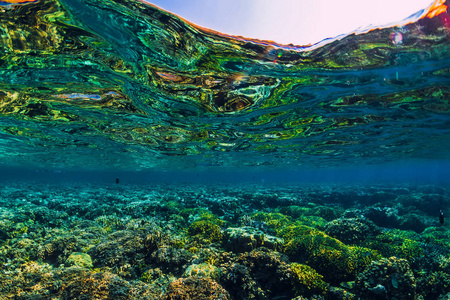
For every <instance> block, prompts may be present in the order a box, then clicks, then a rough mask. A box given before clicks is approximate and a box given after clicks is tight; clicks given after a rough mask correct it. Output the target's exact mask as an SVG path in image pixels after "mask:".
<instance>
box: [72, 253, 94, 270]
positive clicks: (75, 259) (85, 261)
mask: <svg viewBox="0 0 450 300" xmlns="http://www.w3.org/2000/svg"><path fill="white" fill-rule="evenodd" d="M66 264H67V265H68V266H77V267H80V268H92V267H93V265H92V259H91V256H90V255H89V254H87V253H80V252H73V253H72V254H70V256H69V257H68V258H67V260H66Z"/></svg>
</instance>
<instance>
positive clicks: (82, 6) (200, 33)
mask: <svg viewBox="0 0 450 300" xmlns="http://www.w3.org/2000/svg"><path fill="white" fill-rule="evenodd" d="M0 3H2V5H0V163H1V164H3V165H7V166H40V167H44V168H45V167H47V168H59V169H61V168H70V167H81V168H124V169H150V168H152V169H157V168H160V169H167V168H170V169H177V168H178V169H179V168H202V167H208V166H225V167H237V166H240V167H243V166H250V167H252V166H261V165H263V166H278V167H280V166H286V167H298V166H305V165H306V166H314V167H317V166H320V167H324V166H325V167H326V166H341V165H351V164H356V163H364V164H379V163H384V162H392V161H394V162H395V161H398V160H405V159H406V160H408V159H424V160H427V159H446V158H448V157H449V154H450V118H449V112H450V104H449V98H450V84H449V83H450V77H449V76H450V75H449V74H450V49H449V48H450V47H449V46H450V43H449V40H450V39H449V37H450V29H449V26H450V25H449V22H450V21H449V14H448V11H447V5H448V4H446V3H445V1H444V2H443V1H437V2H436V3H435V4H434V5H432V6H431V7H429V8H427V9H425V10H424V11H422V12H419V13H418V14H416V15H414V16H412V17H411V18H410V19H408V20H405V21H403V22H401V23H399V25H393V26H391V27H387V28H373V29H372V30H367V31H366V32H363V33H358V34H349V35H346V36H340V37H339V38H336V39H328V40H325V41H323V42H321V43H319V44H317V45H312V46H303V47H302V46H293V45H288V46H282V45H277V44H273V43H269V42H264V41H257V40H250V39H245V38H237V37H231V36H227V35H224V34H220V33H217V32H212V31H208V30H205V29H201V28H197V27H195V26H194V25H192V24H190V23H188V22H186V21H184V20H182V19H180V18H178V17H177V16H174V15H171V14H169V13H168V12H165V11H162V10H159V9H158V8H156V7H153V6H151V5H148V4H146V3H143V2H139V1H134V0H133V1H123V0H108V1H99V0H98V1H97V0H70V1H69V0H38V1H16V0H14V1H12V0H8V1H0ZM330 26H331V25H330ZM298 30H307V29H298Z"/></svg>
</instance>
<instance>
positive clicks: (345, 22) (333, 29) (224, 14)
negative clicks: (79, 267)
mask: <svg viewBox="0 0 450 300" xmlns="http://www.w3.org/2000/svg"><path fill="white" fill-rule="evenodd" d="M147 1H148V2H150V3H153V4H154V5H156V6H158V7H160V8H163V9H165V10H167V11H170V12H172V13H175V14H177V15H178V16H180V17H182V18H184V19H186V20H188V21H190V22H192V23H194V24H197V25H200V26H203V27H206V28H210V29H213V30H216V31H219V32H222V33H226V34H231V35H240V36H244V37H248V38H257V39H262V40H271V41H275V42H277V43H281V44H290V43H292V44H295V45H307V44H314V43H317V42H319V41H321V40H323V39H325V38H330V37H335V36H338V35H340V34H346V33H349V32H352V31H354V30H356V29H358V28H365V27H367V26H369V25H376V26H383V25H387V24H391V23H393V22H398V21H401V20H403V19H405V18H408V17H409V16H411V15H412V14H415V13H416V12H418V11H420V10H422V9H425V8H426V7H428V6H429V5H430V4H431V3H432V2H433V1H432V0H376V1H373V0H340V1H336V0H277V1H273V0H147Z"/></svg>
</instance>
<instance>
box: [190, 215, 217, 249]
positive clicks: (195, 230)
mask: <svg viewBox="0 0 450 300" xmlns="http://www.w3.org/2000/svg"><path fill="white" fill-rule="evenodd" d="M224 224H225V221H223V220H220V219H219V218H217V217H216V216H215V215H213V214H211V213H209V212H207V213H204V214H202V215H201V217H200V219H198V220H196V221H194V222H192V224H191V225H190V226H189V228H188V233H189V235H191V236H195V237H198V238H202V239H203V240H204V241H205V242H209V243H211V242H212V243H220V242H221V241H222V239H223V232H222V229H221V226H223V225H224Z"/></svg>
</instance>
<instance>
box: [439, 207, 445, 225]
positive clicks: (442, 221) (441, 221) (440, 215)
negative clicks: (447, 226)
mask: <svg viewBox="0 0 450 300" xmlns="http://www.w3.org/2000/svg"><path fill="white" fill-rule="evenodd" d="M439 223H441V224H444V212H443V211H442V209H441V210H440V211H439Z"/></svg>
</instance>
